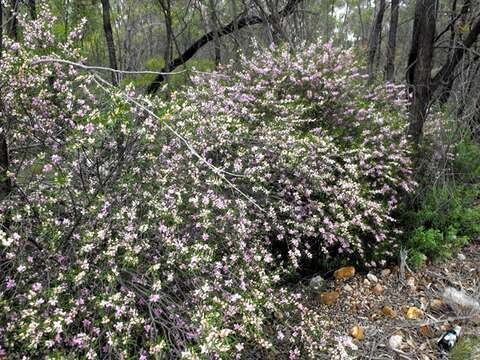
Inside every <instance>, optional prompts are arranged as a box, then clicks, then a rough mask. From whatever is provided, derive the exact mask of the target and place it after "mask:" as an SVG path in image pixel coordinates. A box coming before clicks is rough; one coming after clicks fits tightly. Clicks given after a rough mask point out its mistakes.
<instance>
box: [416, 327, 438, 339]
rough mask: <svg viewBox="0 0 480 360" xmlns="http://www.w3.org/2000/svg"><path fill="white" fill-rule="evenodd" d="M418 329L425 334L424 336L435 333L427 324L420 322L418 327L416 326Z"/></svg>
mask: <svg viewBox="0 0 480 360" xmlns="http://www.w3.org/2000/svg"><path fill="white" fill-rule="evenodd" d="M418 331H419V332H420V334H422V335H424V336H426V337H429V338H431V337H433V336H434V335H435V334H434V333H433V331H432V329H430V326H428V324H422V325H420V327H419V328H418Z"/></svg>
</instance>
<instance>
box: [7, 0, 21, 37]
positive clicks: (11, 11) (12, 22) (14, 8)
mask: <svg viewBox="0 0 480 360" xmlns="http://www.w3.org/2000/svg"><path fill="white" fill-rule="evenodd" d="M18 3H19V0H10V6H9V8H8V11H7V23H6V27H7V35H8V37H10V38H11V39H14V40H17V39H18V18H17V12H18Z"/></svg>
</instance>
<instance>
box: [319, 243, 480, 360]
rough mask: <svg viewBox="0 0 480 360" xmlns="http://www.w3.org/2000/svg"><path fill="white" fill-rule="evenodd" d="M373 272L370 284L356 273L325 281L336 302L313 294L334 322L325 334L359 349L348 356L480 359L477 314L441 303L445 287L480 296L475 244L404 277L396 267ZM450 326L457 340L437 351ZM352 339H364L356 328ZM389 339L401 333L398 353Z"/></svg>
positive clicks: (478, 256)
mask: <svg viewBox="0 0 480 360" xmlns="http://www.w3.org/2000/svg"><path fill="white" fill-rule="evenodd" d="M462 254H463V255H464V256H463V255H462ZM372 274H373V275H375V276H374V277H372V276H371V275H368V277H369V279H370V280H369V279H367V275H355V276H353V277H351V278H348V279H342V280H332V281H327V282H326V284H325V288H324V289H323V291H324V292H325V291H335V292H337V293H338V294H339V298H338V300H337V301H336V302H335V303H334V304H331V305H326V304H322V301H325V298H321V297H320V296H319V295H318V296H317V302H318V304H316V306H317V307H318V310H319V311H320V312H322V314H325V315H326V316H327V317H328V318H330V319H331V320H332V327H331V328H330V329H325V330H326V331H329V332H330V333H331V334H332V336H339V337H341V336H343V337H344V339H345V341H346V342H349V341H350V339H353V344H354V346H353V347H354V348H355V347H356V348H357V349H354V350H352V355H354V356H356V357H357V358H359V359H422V360H428V359H450V358H451V359H454V360H460V359H462V360H463V359H479V360H480V316H479V311H472V310H471V309H470V308H465V307H462V306H448V305H447V304H446V303H445V302H444V301H443V300H442V292H443V290H444V289H445V288H446V287H453V288H455V289H458V290H463V291H464V292H465V293H466V294H468V295H470V296H472V297H474V298H475V299H477V300H478V299H479V298H480V297H479V294H480V246H479V245H478V244H477V245H472V246H469V247H467V248H465V249H463V251H462V253H461V254H460V255H458V256H456V257H455V258H454V259H452V260H449V261H447V262H445V263H442V264H438V265H435V264H430V265H428V266H425V267H424V268H423V269H421V270H419V271H418V272H416V273H410V272H406V273H405V276H404V278H403V279H402V277H401V276H400V271H399V267H392V268H389V269H383V270H379V271H377V272H372ZM375 277H376V278H377V279H375ZM375 280H377V281H375ZM391 310H393V311H391ZM454 325H460V326H461V327H462V334H461V337H460V342H459V343H458V344H457V345H456V346H455V348H454V349H453V350H452V351H451V352H450V353H447V352H444V351H442V350H441V349H440V348H439V346H438V345H437V340H438V338H439V337H440V336H441V335H442V334H443V333H444V332H445V331H446V330H448V329H451V328H452V327H453V326H454ZM355 326H358V327H359V328H360V329H361V330H363V335H364V339H363V340H357V339H354V338H353V336H352V328H353V327H355ZM353 335H356V336H357V337H359V338H361V337H362V336H361V334H360V336H359V334H358V328H357V329H356V333H355V334H353ZM393 335H399V337H396V340H397V342H398V340H399V339H400V340H401V341H400V342H398V344H396V345H397V346H396V350H393V349H392V346H391V345H389V341H393V340H390V339H391V338H392V336H393Z"/></svg>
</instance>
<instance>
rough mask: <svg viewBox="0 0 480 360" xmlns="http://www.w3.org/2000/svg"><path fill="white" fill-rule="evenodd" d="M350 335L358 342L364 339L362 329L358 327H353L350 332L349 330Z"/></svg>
mask: <svg viewBox="0 0 480 360" xmlns="http://www.w3.org/2000/svg"><path fill="white" fill-rule="evenodd" d="M350 335H351V336H352V337H353V338H355V339H357V340H359V341H362V340H363V339H365V335H364V333H363V329H362V328H361V327H360V326H358V325H355V326H354V327H353V328H352V329H351V330H350Z"/></svg>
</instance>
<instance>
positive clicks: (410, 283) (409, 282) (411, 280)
mask: <svg viewBox="0 0 480 360" xmlns="http://www.w3.org/2000/svg"><path fill="white" fill-rule="evenodd" d="M407 285H408V286H410V287H411V288H414V287H415V278H414V277H413V276H409V277H408V278H407Z"/></svg>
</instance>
